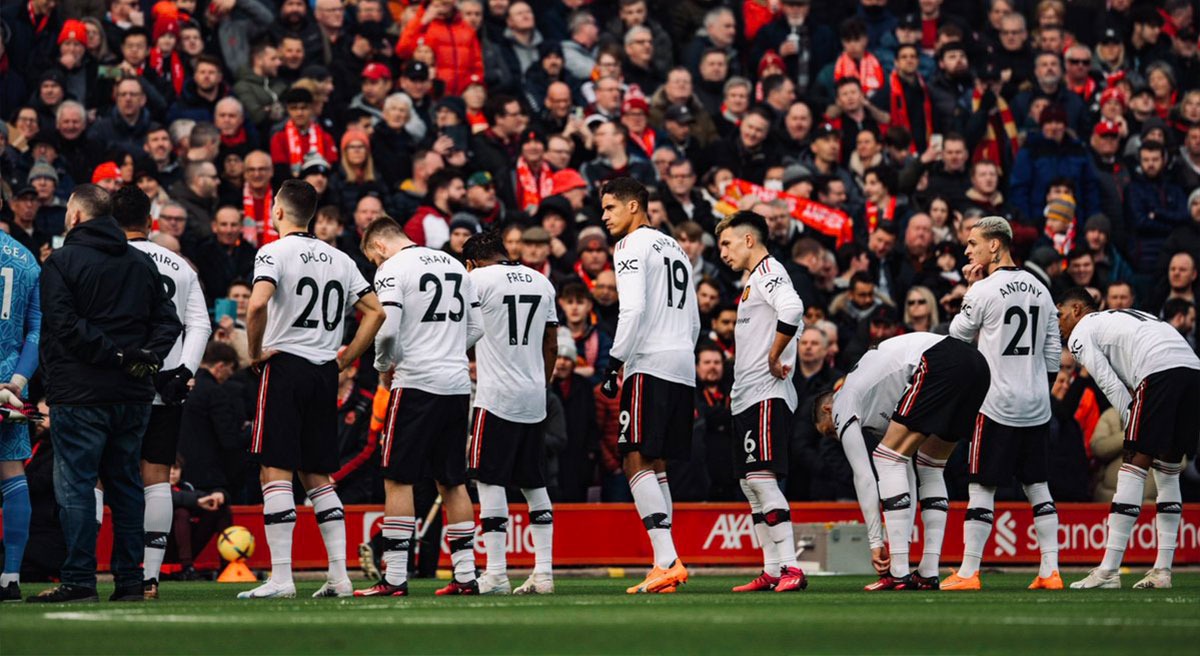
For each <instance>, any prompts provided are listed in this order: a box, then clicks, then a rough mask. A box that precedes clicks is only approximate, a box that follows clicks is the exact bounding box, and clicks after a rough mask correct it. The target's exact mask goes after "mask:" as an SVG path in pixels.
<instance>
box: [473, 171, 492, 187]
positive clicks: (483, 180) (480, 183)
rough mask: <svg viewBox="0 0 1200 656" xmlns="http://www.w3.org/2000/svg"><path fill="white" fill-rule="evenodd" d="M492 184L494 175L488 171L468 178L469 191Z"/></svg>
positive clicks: (478, 172) (479, 172)
mask: <svg viewBox="0 0 1200 656" xmlns="http://www.w3.org/2000/svg"><path fill="white" fill-rule="evenodd" d="M490 184H492V174H491V173H488V172H487V171H476V172H474V173H472V174H471V175H470V177H468V178H467V189H470V188H471V187H487V186H488V185H490Z"/></svg>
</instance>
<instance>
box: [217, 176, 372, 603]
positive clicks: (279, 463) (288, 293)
mask: <svg viewBox="0 0 1200 656" xmlns="http://www.w3.org/2000/svg"><path fill="white" fill-rule="evenodd" d="M316 209H317V192H316V190H315V189H313V187H312V185H310V184H308V183H307V182H304V181H301V180H288V181H286V182H284V183H283V184H282V185H280V187H279V193H277V194H276V195H275V202H274V203H272V205H271V219H272V221H273V223H274V225H275V229H276V230H277V231H278V232H279V240H278V241H274V242H271V243H270V244H267V245H266V246H263V247H262V248H261V249H259V251H258V256H257V257H256V258H255V259H254V290H253V292H252V293H251V296H250V304H249V307H248V308H247V313H246V334H247V337H248V341H249V350H250V358H251V360H253V361H254V362H255V363H256V364H257V365H259V366H261V367H262V381H261V383H259V388H258V407H257V410H256V412H255V416H254V429H253V432H252V436H251V443H250V450H251V452H252V453H257V454H259V459H260V462H261V463H262V475H261V477H260V480H261V481H262V486H263V523H264V524H265V525H266V533H267V545H268V546H269V547H270V550H271V578H270V580H268V581H267V582H266V583H264V584H263V585H260V586H259V587H257V588H254V589H253V590H247V591H245V592H241V593H239V594H238V598H239V599H264V598H271V597H294V596H296V586H295V585H294V584H293V583H292V529H294V528H295V525H296V504H295V499H294V497H293V496H292V477H293V475H294V472H296V471H299V472H300V481H301V482H302V483H303V484H304V489H305V490H307V491H308V498H309V500H310V501H312V505H313V513H314V515H315V516H316V519H317V524H318V526H319V527H320V529H321V538H322V540H323V541H324V542H325V551H326V553H327V554H328V556H329V574H328V578H327V580H326V582H325V583H324V584H323V585H322V586H321V587H320V589H318V590H317V592H316V593H315V594H314V595H313V597H348V596H350V595H351V594H353V592H354V588H353V586H351V584H350V579H349V578H348V576H347V575H346V525H345V512H344V510H343V509H342V502H341V500H340V499H339V498H338V495H337V492H336V491H335V489H334V486H333V479H331V478H330V477H329V474H330V473H332V472H335V471H337V468H338V452H337V441H336V440H335V439H334V436H335V435H336V434H337V378H338V371H340V370H342V369H345V368H346V367H347V366H349V365H350V364H351V363H352V362H354V361H355V360H357V359H358V358H359V356H361V355H362V354H363V352H364V351H366V350H367V347H369V346H370V345H371V340H372V339H374V338H375V333H376V332H378V331H379V327H380V326H381V325H382V324H383V308H381V307H380V305H379V300H378V299H377V298H376V296H375V293H374V292H373V291H371V285H370V284H369V283H368V282H367V281H366V280H365V279H364V278H363V277H362V274H361V273H359V271H358V267H357V266H355V264H354V260H351V259H350V257H349V256H348V255H346V254H345V253H342V252H341V251H339V250H337V249H336V248H334V247H332V246H329V245H328V244H326V243H325V242H322V241H321V240H319V239H317V238H316V237H315V236H313V234H312V233H310V232H309V231H308V225H309V222H310V221H312V218H313V214H314V213H315V212H316ZM351 309H355V310H358V311H359V312H361V313H362V318H361V320H360V321H359V324H358V330H357V332H356V333H355V335H354V339H353V340H352V341H351V342H350V344H349V345H347V346H346V348H345V349H344V350H343V351H342V353H341V355H338V349H339V348H340V347H341V345H342V338H343V336H344V334H345V327H344V326H343V325H342V321H343V320H344V319H345V317H346V315H347V314H348V313H349V312H350V310H351Z"/></svg>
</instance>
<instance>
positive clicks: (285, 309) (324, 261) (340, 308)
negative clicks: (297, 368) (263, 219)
mask: <svg viewBox="0 0 1200 656" xmlns="http://www.w3.org/2000/svg"><path fill="white" fill-rule="evenodd" d="M260 280H265V281H267V282H270V283H273V284H274V285H275V294H274V295H273V296H271V300H270V301H269V302H268V303H267V329H266V332H265V333H264V334H263V350H264V351H280V352H282V353H290V354H292V355H295V356H297V357H301V358H304V359H305V360H308V361H309V362H311V363H313V364H324V363H326V362H329V361H330V360H333V359H334V358H336V357H337V352H338V349H339V348H341V346H342V337H343V335H344V334H345V332H346V326H345V318H346V315H347V314H349V312H350V309H351V308H353V307H354V304H355V303H357V302H358V299H360V298H362V296H363V295H364V294H366V293H367V292H370V291H371V285H370V283H368V282H367V281H366V279H365V278H363V276H362V274H361V273H359V271H358V267H357V266H355V265H354V260H351V259H350V256H348V255H346V254H345V253H343V252H341V251H339V250H338V249H336V248H334V247H333V246H330V245H329V244H326V243H325V242H323V241H321V240H320V239H317V238H316V237H314V236H313V235H311V234H309V233H304V232H296V233H292V234H290V235H288V236H286V237H284V238H283V239H280V240H278V241H274V242H271V243H270V244H267V245H266V246H263V247H262V248H260V249H259V251H258V255H257V256H256V257H255V258H254V282H255V283H257V282H258V281H260Z"/></svg>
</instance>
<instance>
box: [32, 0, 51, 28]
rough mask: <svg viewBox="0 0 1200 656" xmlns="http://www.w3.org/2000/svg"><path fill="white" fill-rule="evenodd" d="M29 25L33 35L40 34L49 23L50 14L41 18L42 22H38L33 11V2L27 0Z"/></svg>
mask: <svg viewBox="0 0 1200 656" xmlns="http://www.w3.org/2000/svg"><path fill="white" fill-rule="evenodd" d="M29 23H30V24H31V25H33V33H34V34H41V33H42V30H44V29H46V25H48V24H49V23H50V14H48V13H47V14H46V15H45V16H42V20H41V21H38V19H37V14H36V13H35V12H34V11H33V0H29Z"/></svg>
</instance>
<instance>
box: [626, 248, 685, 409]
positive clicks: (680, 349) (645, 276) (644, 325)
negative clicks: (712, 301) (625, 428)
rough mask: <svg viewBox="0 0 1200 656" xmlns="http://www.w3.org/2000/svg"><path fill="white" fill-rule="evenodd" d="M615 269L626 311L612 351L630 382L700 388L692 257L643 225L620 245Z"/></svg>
mask: <svg viewBox="0 0 1200 656" xmlns="http://www.w3.org/2000/svg"><path fill="white" fill-rule="evenodd" d="M613 266H614V267H615V268H616V271H617V296H618V298H619V301H620V305H621V309H620V311H619V313H618V315H617V334H616V336H615V337H614V339H613V346H612V350H611V351H610V353H611V355H612V357H614V358H617V359H618V360H621V361H622V362H624V363H625V378H629V377H630V376H632V375H634V374H647V375H649V376H654V377H655V378H660V379H662V380H667V381H671V382H673V383H679V384H681V385H687V386H688V387H695V386H696V367H695V355H694V353H695V349H696V338H697V337H699V335H700V311H699V310H698V309H697V306H696V288H695V281H694V280H692V264H691V262H690V261H689V260H688V257H687V254H686V253H684V252H683V249H682V248H680V247H679V243H678V242H676V241H675V239H673V238H672V237H671V236H669V235H665V234H663V233H661V232H659V231H658V230H655V229H654V228H651V227H649V226H643V227H641V228H638V229H636V230H634V231H633V232H631V233H629V234H628V235H626V236H625V238H623V239H622V240H621V241H619V242H617V247H616V248H615V249H614V251H613Z"/></svg>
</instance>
